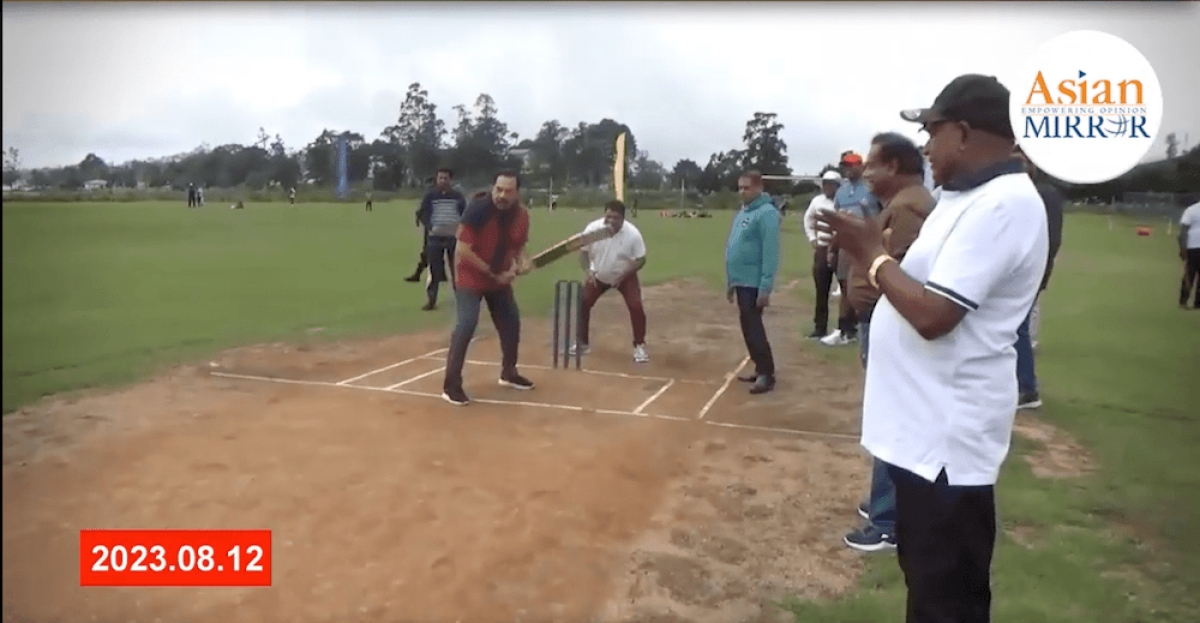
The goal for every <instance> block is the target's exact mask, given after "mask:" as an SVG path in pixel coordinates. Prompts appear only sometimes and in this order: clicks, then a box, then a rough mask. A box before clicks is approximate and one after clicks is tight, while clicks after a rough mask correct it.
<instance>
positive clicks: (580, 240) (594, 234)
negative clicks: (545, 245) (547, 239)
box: [530, 227, 613, 268]
mask: <svg viewBox="0 0 1200 623" xmlns="http://www.w3.org/2000/svg"><path fill="white" fill-rule="evenodd" d="M612 235H613V232H612V230H611V229H609V228H607V227H601V228H600V229H597V230H595V231H590V232H587V233H579V234H575V235H574V236H571V237H570V238H567V239H566V240H563V241H561V242H558V243H556V244H554V245H553V246H551V247H550V248H549V249H546V250H545V251H542V252H541V253H538V254H537V255H535V256H533V257H532V258H530V262H531V263H532V264H533V267H534V268H541V267H543V266H545V265H547V264H549V263H551V262H553V261H555V260H560V259H562V258H563V257H565V256H566V255H568V254H570V253H573V252H575V251H578V250H580V249H582V248H583V247H585V246H587V245H589V244H592V243H593V242H596V241H599V240H604V239H605V238H611V237H612Z"/></svg>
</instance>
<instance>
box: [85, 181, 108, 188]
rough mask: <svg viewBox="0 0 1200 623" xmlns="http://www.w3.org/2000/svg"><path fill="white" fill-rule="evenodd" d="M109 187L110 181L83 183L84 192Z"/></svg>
mask: <svg viewBox="0 0 1200 623" xmlns="http://www.w3.org/2000/svg"><path fill="white" fill-rule="evenodd" d="M107 187H108V180H88V181H86V182H84V183H83V189H84V190H99V189H101V188H107Z"/></svg>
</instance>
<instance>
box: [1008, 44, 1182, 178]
mask: <svg viewBox="0 0 1200 623" xmlns="http://www.w3.org/2000/svg"><path fill="white" fill-rule="evenodd" d="M1011 92H1012V97H1011V99H1010V101H1009V117H1010V120H1011V121H1012V126H1013V132H1014V133H1015V134H1016V137H1017V143H1018V144H1019V145H1020V146H1021V149H1022V150H1023V151H1024V152H1025V155H1026V156H1028V157H1029V159H1030V160H1031V161H1033V163H1034V164H1035V165H1037V167H1038V168H1040V169H1042V170H1043V171H1045V172H1046V173H1048V174H1050V175H1052V176H1054V177H1056V178H1058V179H1060V180H1063V181H1065V182H1071V183H1075V184H1095V183H1100V182H1107V181H1109V180H1112V179H1116V178H1118V177H1120V176H1121V175H1124V174H1125V173H1127V172H1128V171H1129V170H1130V169H1133V167H1135V166H1137V164H1138V163H1139V162H1140V161H1141V160H1142V158H1144V157H1145V155H1146V153H1147V152H1148V151H1149V150H1150V147H1151V145H1153V143H1154V139H1155V137H1156V136H1157V135H1158V130H1159V126H1160V125H1161V124H1162V115H1163V97H1162V87H1161V86H1160V85H1159V83H1158V76H1157V75H1156V74H1155V73H1154V68H1153V67H1151V66H1150V62H1149V61H1147V60H1146V57H1144V56H1142V53H1141V52H1139V51H1138V50H1137V48H1135V47H1133V46H1132V45H1130V44H1129V43H1128V42H1126V41H1125V40H1123V39H1121V38H1119V37H1116V36H1113V35H1110V34H1108V33H1103V32H1098V31H1094V30H1077V31H1074V32H1069V33H1066V34H1063V35H1059V36H1058V37H1055V38H1053V39H1051V40H1049V41H1047V42H1046V43H1044V44H1042V46H1041V47H1039V48H1038V49H1037V50H1036V51H1035V52H1034V53H1033V55H1032V56H1031V57H1030V59H1029V61H1028V62H1027V63H1026V65H1025V66H1024V68H1023V69H1022V70H1021V73H1019V74H1016V82H1015V83H1014V84H1013V85H1012V88H1011Z"/></svg>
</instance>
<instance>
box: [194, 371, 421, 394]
mask: <svg viewBox="0 0 1200 623" xmlns="http://www.w3.org/2000/svg"><path fill="white" fill-rule="evenodd" d="M208 374H209V376H219V377H222V378H227V379H242V380H246V381H266V382H268V383H283V384H286V385H309V386H312V387H340V388H342V389H365V390H367V391H372V392H390V393H393V394H404V395H406V396H425V397H428V398H441V397H442V395H441V394H431V393H429V392H414V391H412V390H410V389H388V388H386V387H372V386H370V385H345V384H342V383H330V382H329V381H301V380H297V379H281V378H276V377H273V376H254V375H251V374H230V373H228V372H209V373H208Z"/></svg>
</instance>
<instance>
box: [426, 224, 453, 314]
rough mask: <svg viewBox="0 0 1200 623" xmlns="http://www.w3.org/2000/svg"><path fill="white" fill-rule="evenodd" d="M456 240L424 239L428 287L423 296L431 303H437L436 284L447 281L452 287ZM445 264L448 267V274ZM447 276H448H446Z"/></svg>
mask: <svg viewBox="0 0 1200 623" xmlns="http://www.w3.org/2000/svg"><path fill="white" fill-rule="evenodd" d="M457 246H458V240H456V239H454V238H451V237H449V236H429V237H428V238H426V239H425V263H426V264H428V265H429V276H430V279H429V285H427V286H425V295H426V296H428V297H429V301H430V302H431V303H434V302H437V295H438V284H440V283H441V282H443V281H449V282H450V284H451V287H453V286H454V281H453V280H454V249H455V247H457ZM446 264H449V265H450V269H449V273H447V270H446ZM447 275H448V276H447Z"/></svg>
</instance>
